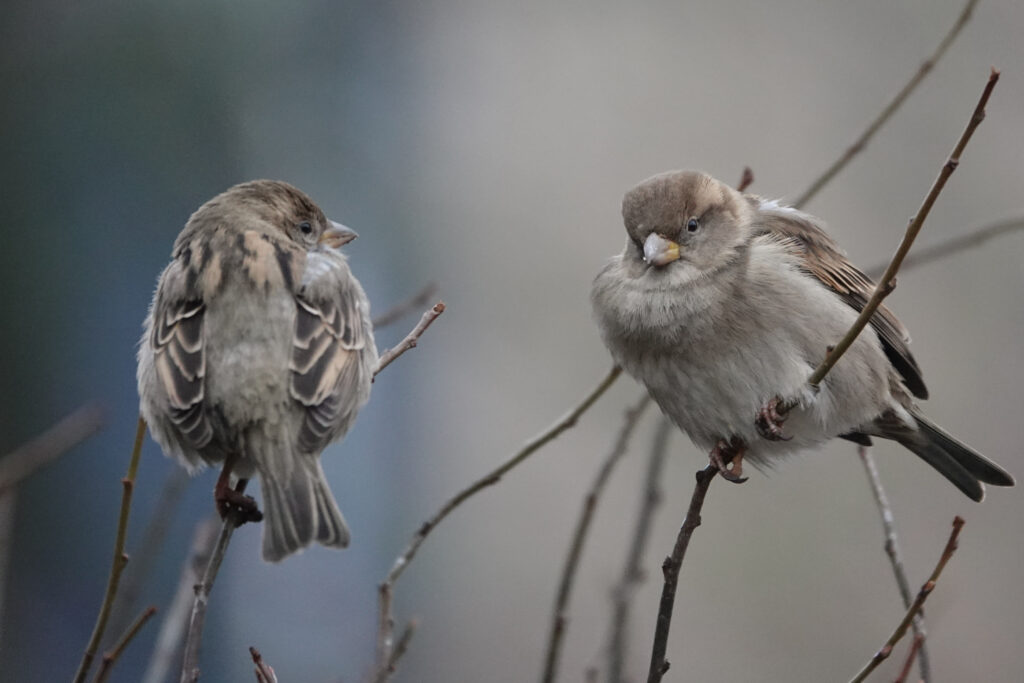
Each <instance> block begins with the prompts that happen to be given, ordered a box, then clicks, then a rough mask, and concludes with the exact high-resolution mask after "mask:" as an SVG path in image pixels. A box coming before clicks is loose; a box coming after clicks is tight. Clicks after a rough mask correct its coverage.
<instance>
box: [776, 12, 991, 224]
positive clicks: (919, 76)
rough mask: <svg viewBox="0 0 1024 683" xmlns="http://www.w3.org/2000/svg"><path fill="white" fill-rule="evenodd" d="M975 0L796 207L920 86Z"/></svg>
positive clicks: (821, 185)
mask: <svg viewBox="0 0 1024 683" xmlns="http://www.w3.org/2000/svg"><path fill="white" fill-rule="evenodd" d="M976 4H978V0H968V2H967V4H966V5H964V8H963V10H962V11H961V12H960V16H959V17H957V20H956V23H954V24H953V27H952V28H951V29H949V33H947V34H946V37H945V38H943V39H942V42H941V43H939V46H938V47H937V48H936V49H935V52H933V53H932V56H931V57H929V58H928V59H927V60H925V61H924V63H922V64H921V66H920V67H918V69H917V72H916V73H915V74H914V75H913V76H912V77H911V78H910V80H909V81H907V83H906V85H904V86H903V88H902V89H901V90H900V91H899V92H898V93H896V96H895V97H894V98H893V99H892V101H891V102H889V104H888V105H886V107H885V108H884V109H883V110H882V112H881V113H880V114H879V115H878V116H877V117H875V120H874V121H872V122H871V123H870V124H869V125H868V127H867V128H865V129H864V132H863V133H861V134H860V137H858V138H857V140H856V141H855V142H854V143H853V144H852V145H850V147H849V148H848V149H847V150H846V152H845V153H843V154H842V155H841V156H840V157H839V158H838V159H836V160H835V161H834V162H833V163H832V165H831V166H829V167H828V168H827V169H826V170H825V172H824V173H822V174H821V175H820V176H818V178H816V179H815V180H814V182H812V183H811V185H810V187H808V188H807V189H806V190H804V192H803V194H801V195H800V197H799V198H798V199H797V200H796V201H795V202H794V203H793V206H794V207H796V208H800V207H802V206H804V205H806V204H807V202H809V201H811V199H813V198H814V196H815V195H817V194H818V192H820V191H821V188H823V187H825V185H827V184H828V183H829V182H830V181H831V180H832V179H833V178H834V177H835V176H836V175H837V174H838V173H839V172H840V171H842V170H843V169H844V168H845V167H846V165H847V164H848V163H850V161H851V160H852V159H853V158H854V157H855V156H857V155H858V154H859V153H860V152H861V151H863V149H864V148H865V147H866V146H867V144H868V142H870V141H871V138H872V137H874V135H875V133H877V132H878V131H879V129H880V128H881V127H882V126H884V125H885V123H886V121H888V120H889V118H890V117H891V116H892V115H893V114H895V113H896V110H897V109H899V108H900V105H902V104H903V102H904V100H906V99H907V98H908V97H909V96H910V94H911V93H912V92H914V89H915V88H917V86H918V85H919V84H920V83H921V81H923V80H924V77H925V76H927V75H928V74H929V73H930V72H931V70H932V69H933V68H934V67H935V64H936V63H938V61H939V60H940V59H941V58H942V55H944V54H945V53H946V50H948V49H949V46H950V45H952V44H953V41H954V40H956V37H957V36H958V35H960V30H961V29H963V27H964V26H965V25H966V24H967V22H968V20H970V18H971V13H972V12H973V11H974V6H975V5H976Z"/></svg>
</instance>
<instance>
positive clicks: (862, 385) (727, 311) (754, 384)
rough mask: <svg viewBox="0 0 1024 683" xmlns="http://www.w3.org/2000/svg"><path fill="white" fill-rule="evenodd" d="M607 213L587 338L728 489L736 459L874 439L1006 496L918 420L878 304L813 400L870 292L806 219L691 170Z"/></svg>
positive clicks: (897, 348) (972, 458) (922, 390)
mask: <svg viewBox="0 0 1024 683" xmlns="http://www.w3.org/2000/svg"><path fill="white" fill-rule="evenodd" d="M622 216H623V221H624V223H625V227H626V234H627V240H626V246H625V249H623V251H622V253H621V254H619V255H618V256H615V257H614V258H612V259H611V260H610V261H609V262H608V263H607V265H605V267H604V268H603V269H602V270H601V272H600V274H598V276H597V278H596V279H595V280H594V283H593V287H592V290H591V302H592V304H593V310H594V317H595V320H596V322H597V326H598V328H599V330H600V334H601V338H602V340H603V341H604V344H605V345H606V346H607V347H608V350H609V351H610V352H611V354H612V357H613V358H614V360H615V362H616V363H618V364H619V365H620V366H621V367H622V368H623V370H625V371H626V372H627V373H628V374H630V375H632V376H633V377H634V378H635V379H637V380H638V381H639V382H640V383H641V384H643V385H644V386H645V387H646V388H647V390H648V392H649V393H650V395H651V397H652V398H653V399H654V401H655V402H656V403H657V404H658V405H659V406H660V407H661V410H662V411H663V412H664V413H665V414H666V415H667V416H668V417H669V418H670V419H671V420H672V421H673V422H674V423H675V424H676V425H677V426H678V427H679V428H680V429H681V430H682V431H683V432H685V433H686V434H687V435H688V436H689V437H690V439H691V440H692V441H693V442H694V443H695V444H696V445H697V446H699V447H701V448H705V449H708V451H709V453H710V456H711V461H712V463H713V464H715V465H716V466H717V467H718V469H719V471H720V472H721V473H722V474H723V476H725V477H726V478H728V479H730V480H734V481H742V480H743V479H742V477H740V474H741V472H742V469H741V461H742V459H743V458H745V459H746V460H747V461H750V462H752V463H753V464H754V465H755V466H761V467H764V466H768V465H770V464H772V462H773V461H774V460H775V459H776V458H778V457H780V456H783V455H787V454H789V453H792V452H794V451H798V450H803V449H808V448H813V447H815V446H818V445H820V444H822V443H824V442H825V441H827V440H829V439H832V438H834V437H840V438H844V439H847V440H850V441H854V442H856V443H859V444H863V445H871V443H872V441H871V438H872V437H880V438H883V439H891V440H894V441H896V442H898V443H900V444H902V445H903V446H905V447H906V448H908V449H909V450H910V451H912V452H913V453H915V454H916V455H918V456H919V457H920V458H921V459H923V460H924V461H925V462H927V463H928V464H929V465H931V466H932V467H933V468H935V469H936V470H938V472H939V473H940V474H942V475H943V476H944V477H946V478H947V479H948V480H949V481H950V482H952V483H953V484H954V485H955V486H956V487H957V488H958V489H960V490H961V491H963V492H964V493H965V494H966V495H967V496H969V497H970V498H972V499H973V500H976V501H980V500H981V499H982V498H983V497H984V487H983V483H987V484H993V485H995V486H1012V485H1013V484H1014V480H1013V477H1012V476H1011V475H1010V474H1009V473H1007V472H1006V471H1005V470H1004V469H1002V468H1001V467H1000V466H999V465H997V464H995V463H994V462H992V461H991V460H989V459H987V458H986V457H985V456H983V455H981V454H980V453H978V452H977V451H975V450H974V449H972V448H971V447H970V446H967V445H966V444H964V443H962V442H961V441H958V440H957V439H955V438H954V437H952V436H950V435H949V434H948V433H947V432H945V431H944V430H943V429H941V428H940V427H939V426H938V425H936V424H935V423H933V422H931V421H930V420H928V419H927V418H926V417H925V416H924V415H923V414H922V413H921V410H920V408H919V407H918V406H917V404H916V403H915V399H926V398H927V397H928V389H927V388H926V387H925V384H924V380H923V379H922V375H921V370H920V368H919V366H918V364H917V361H916V360H915V359H914V357H913V355H912V354H911V353H910V349H909V348H908V343H909V341H910V337H909V336H908V334H907V331H906V328H905V327H904V326H903V324H902V323H901V322H900V321H899V320H898V319H897V318H896V316H895V315H894V314H893V313H892V311H891V310H889V309H888V308H886V307H884V306H882V307H880V308H879V309H878V310H877V311H876V312H875V314H874V315H873V316H872V318H871V321H870V322H871V324H870V327H868V328H866V329H865V330H864V332H863V333H862V334H861V335H860V336H859V337H858V338H857V340H856V341H855V342H854V343H853V345H852V346H851V347H850V348H849V350H848V351H847V352H846V354H845V355H844V356H842V357H841V358H840V359H839V360H838V361H837V362H836V365H835V366H834V367H833V368H832V370H831V372H830V373H829V374H828V375H827V376H826V377H825V379H824V381H823V382H822V383H821V385H820V387H819V388H818V390H817V391H815V390H814V389H812V388H811V387H810V386H809V385H808V383H807V379H808V377H809V376H810V375H811V373H812V372H813V370H814V369H815V367H816V366H817V365H818V364H819V363H820V361H821V360H822V358H823V357H824V355H825V354H826V353H828V352H829V350H830V345H831V344H834V343H836V342H837V341H838V340H839V339H840V338H841V337H842V336H843V335H844V334H845V333H846V332H847V331H848V330H849V329H850V326H851V325H852V324H853V322H854V320H855V318H856V317H857V315H858V314H859V312H860V311H861V309H862V308H863V307H864V305H865V304H866V303H867V301H868V299H869V298H870V296H871V294H872V292H873V291H874V288H875V284H874V283H873V282H872V281H871V279H870V278H868V277H867V276H866V275H865V274H864V273H863V272H862V271H860V270H858V269H857V267H856V266H854V265H853V264H852V263H850V261H849V260H847V258H846V255H845V254H844V252H843V251H842V249H840V247H839V246H838V245H837V244H836V242H835V241H833V240H832V238H831V237H829V235H828V234H827V233H826V232H825V230H824V229H823V226H822V223H821V221H819V220H818V219H817V218H815V217H814V216H811V215H809V214H806V213H804V212H802V211H799V210H797V209H794V208H790V207H788V206H785V205H783V204H780V203H779V202H778V201H774V200H767V199H764V198H761V197H758V196H754V195H747V194H742V193H740V192H738V191H736V190H734V189H733V188H731V187H729V186H728V185H727V184H725V183H723V182H720V181H718V180H716V179H714V178H712V177H711V176H709V175H707V174H705V173H701V172H698V171H672V172H668V173H662V174H660V175H656V176H653V177H651V178H648V179H647V180H645V181H643V182H641V183H640V184H639V185H637V186H636V187H634V188H632V189H631V190H629V191H628V192H627V193H626V195H625V197H624V199H623V201H622ZM782 406H785V408H783V407H782ZM790 406H791V408H790ZM786 408H790V409H789V410H788V412H787V411H786ZM784 421H786V431H785V432H783V430H782V423H783V422H784ZM730 460H731V461H732V464H731V465H730V464H729V461H730Z"/></svg>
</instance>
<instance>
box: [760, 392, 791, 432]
mask: <svg viewBox="0 0 1024 683" xmlns="http://www.w3.org/2000/svg"><path fill="white" fill-rule="evenodd" d="M781 405H782V399H781V398H779V397H778V396H776V397H774V398H772V399H769V400H768V401H767V402H765V404H764V405H763V406H761V410H759V411H758V413H757V417H756V418H755V419H754V426H755V427H757V433H758V434H760V435H761V437H762V438H764V439H768V440H769V441H789V440H790V439H792V438H793V437H791V436H786V435H785V434H783V432H782V425H783V423H785V421H786V418H787V417H788V416H787V415H786V413H785V412H779V406H781Z"/></svg>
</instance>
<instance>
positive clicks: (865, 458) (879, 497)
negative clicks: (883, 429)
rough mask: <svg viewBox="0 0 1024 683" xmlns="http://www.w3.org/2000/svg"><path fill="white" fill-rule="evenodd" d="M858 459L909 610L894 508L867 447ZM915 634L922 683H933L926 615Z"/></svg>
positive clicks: (859, 450) (919, 617)
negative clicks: (880, 518)
mask: <svg viewBox="0 0 1024 683" xmlns="http://www.w3.org/2000/svg"><path fill="white" fill-rule="evenodd" d="M857 455H859V456H860V459H861V462H862V463H864V469H865V470H866V471H867V475H868V481H869V482H870V483H871V493H872V494H874V497H875V504H876V505H877V507H878V512H879V513H880V514H881V516H882V529H883V530H884V532H885V554H886V555H887V556H888V557H889V564H891V565H892V571H893V574H894V575H895V576H896V585H897V586H898V587H899V590H900V597H901V598H902V599H903V607H904V609H907V608H909V607H910V604H911V602H912V601H913V596H912V595H911V594H910V582H909V581H908V580H907V572H906V571H905V570H904V569H903V558H902V557H901V556H900V545H899V541H898V540H897V538H896V520H895V518H894V517H893V514H892V507H890V505H889V498H888V496H886V495H885V489H884V488H883V487H882V478H881V477H880V476H879V475H878V467H876V466H875V459H874V457H872V455H871V450H870V449H869V448H867V447H866V446H858V447H857ZM913 626H914V634H915V635H916V636H917V637H918V638H919V639H920V640H921V643H920V644H919V645H918V648H917V652H918V659H919V666H920V669H921V680H922V681H924V682H925V683H928V681H930V680H931V679H932V675H931V663H930V661H929V659H928V650H927V648H926V647H925V646H924V639H925V635H926V633H925V628H924V615H923V614H919V615H917V616H916V617H914V621H913Z"/></svg>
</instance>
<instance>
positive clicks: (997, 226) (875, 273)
mask: <svg viewBox="0 0 1024 683" xmlns="http://www.w3.org/2000/svg"><path fill="white" fill-rule="evenodd" d="M1018 230H1024V216H1017V217H1016V218H1010V219H1007V220H1005V221H998V222H996V223H991V224H989V225H985V226H982V227H980V228H978V229H976V230H971V231H969V232H966V233H964V234H963V235H957V236H956V237H951V238H950V239H948V240H945V241H944V242H939V243H938V244H934V245H932V246H930V247H921V248H918V249H916V250H915V251H914V253H913V254H908V255H907V258H905V259H904V260H903V272H906V271H907V270H909V269H911V268H916V267H918V266H924V265H927V264H929V263H933V262H935V261H941V260H942V259H944V258H946V257H947V256H952V255H954V254H957V253H959V252H961V251H966V250H967V249H973V248H974V247H980V246H981V245H982V244H983V243H985V242H987V241H989V240H992V239H995V238H997V237H1002V236H1003V235H1009V234H1011V233H1014V232H1017V231H1018ZM885 266H886V264H885V263H879V264H877V265H874V266H872V267H871V268H868V269H866V270H865V271H864V272H865V273H867V274H868V277H872V278H877V277H879V276H881V275H882V273H884V272H885Z"/></svg>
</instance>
